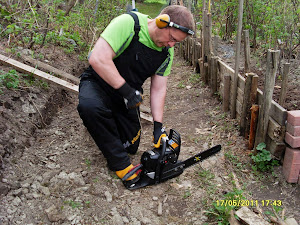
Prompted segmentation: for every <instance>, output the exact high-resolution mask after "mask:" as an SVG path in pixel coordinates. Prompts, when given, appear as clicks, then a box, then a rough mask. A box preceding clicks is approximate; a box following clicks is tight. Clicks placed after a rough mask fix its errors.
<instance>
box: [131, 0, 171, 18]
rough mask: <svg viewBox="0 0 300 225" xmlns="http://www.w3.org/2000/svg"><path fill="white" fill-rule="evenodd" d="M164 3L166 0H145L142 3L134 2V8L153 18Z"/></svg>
mask: <svg viewBox="0 0 300 225" xmlns="http://www.w3.org/2000/svg"><path fill="white" fill-rule="evenodd" d="M165 5H166V1H162V0H160V1H153V0H146V1H144V2H143V3H136V8H137V9H138V11H139V12H141V13H144V14H147V15H149V16H150V17H151V18H155V17H156V16H157V15H158V14H159V13H160V11H161V10H162V9H163V8H164V6H165Z"/></svg>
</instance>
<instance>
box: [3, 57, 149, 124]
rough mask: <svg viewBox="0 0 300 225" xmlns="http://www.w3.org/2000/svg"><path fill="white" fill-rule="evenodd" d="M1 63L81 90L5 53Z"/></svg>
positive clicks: (69, 87)
mask: <svg viewBox="0 0 300 225" xmlns="http://www.w3.org/2000/svg"><path fill="white" fill-rule="evenodd" d="M0 63H1V64H3V65H6V66H11V67H13V68H15V69H16V70H17V71H19V72H21V73H26V74H32V75H33V76H35V77H37V78H40V79H43V80H45V81H47V82H50V83H52V84H55V85H59V86H61V87H62V88H64V89H66V90H68V91H71V92H73V93H76V94H78V91H79V88H78V85H75V84H71V83H69V82H67V81H65V80H62V79H60V78H58V77H54V76H52V75H50V74H48V73H45V72H43V71H40V70H38V69H35V68H33V67H31V66H28V65H26V64H24V63H21V62H18V61H16V60H14V59H11V58H9V57H7V56H4V55H0ZM141 118H142V119H145V120H147V121H149V122H153V118H152V117H151V116H148V115H147V114H145V113H143V112H141Z"/></svg>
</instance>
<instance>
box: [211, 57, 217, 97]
mask: <svg viewBox="0 0 300 225" xmlns="http://www.w3.org/2000/svg"><path fill="white" fill-rule="evenodd" d="M210 68H211V69H210V72H211V74H210V77H211V92H212V94H215V93H216V92H217V89H218V57H217V56H212V57H211V61H210Z"/></svg>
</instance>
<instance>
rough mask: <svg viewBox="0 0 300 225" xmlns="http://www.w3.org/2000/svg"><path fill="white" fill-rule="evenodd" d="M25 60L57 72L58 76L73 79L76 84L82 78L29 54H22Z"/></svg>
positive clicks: (37, 66) (38, 66) (47, 70)
mask: <svg viewBox="0 0 300 225" xmlns="http://www.w3.org/2000/svg"><path fill="white" fill-rule="evenodd" d="M21 57H22V58H23V59H24V60H25V61H27V62H29V63H31V64H32V65H34V66H33V67H34V68H41V69H43V70H46V72H50V73H53V74H56V75H58V76H61V77H64V78H66V79H69V80H71V81H74V82H75V83H76V84H79V81H80V79H79V78H78V77H75V76H73V75H72V74H69V73H67V72H65V71H62V70H59V69H57V68H54V67H53V66H50V65H48V64H46V63H43V62H41V61H38V60H36V59H33V58H31V57H29V56H26V55H22V56H21Z"/></svg>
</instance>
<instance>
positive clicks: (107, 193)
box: [104, 191, 112, 202]
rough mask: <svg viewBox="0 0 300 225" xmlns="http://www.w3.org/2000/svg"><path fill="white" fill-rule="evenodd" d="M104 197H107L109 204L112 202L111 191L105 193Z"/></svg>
mask: <svg viewBox="0 0 300 225" xmlns="http://www.w3.org/2000/svg"><path fill="white" fill-rule="evenodd" d="M104 195H105V197H106V201H107V202H112V195H111V194H110V192H109V191H105V192H104Z"/></svg>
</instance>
